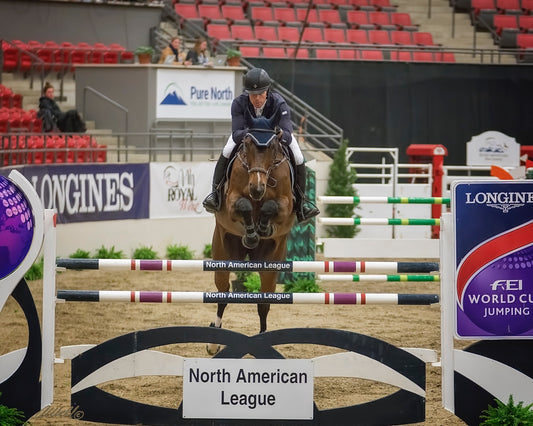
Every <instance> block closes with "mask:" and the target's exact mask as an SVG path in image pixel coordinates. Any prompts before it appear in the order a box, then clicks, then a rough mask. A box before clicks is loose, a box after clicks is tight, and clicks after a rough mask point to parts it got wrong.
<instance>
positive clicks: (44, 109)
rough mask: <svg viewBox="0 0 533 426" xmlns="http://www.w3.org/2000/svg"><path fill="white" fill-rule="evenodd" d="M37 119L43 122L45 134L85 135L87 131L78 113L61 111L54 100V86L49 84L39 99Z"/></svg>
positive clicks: (45, 86) (47, 83)
mask: <svg viewBox="0 0 533 426" xmlns="http://www.w3.org/2000/svg"><path fill="white" fill-rule="evenodd" d="M37 117H39V118H40V119H41V120H43V131H44V132H58V131H61V132H65V133H84V132H85V131H86V130H87V127H86V126H85V122H84V121H83V120H82V118H81V117H80V114H79V113H78V111H76V110H75V109H71V110H68V111H67V112H63V111H61V109H60V108H59V105H57V103H56V101H55V100H54V86H52V85H51V84H50V83H49V82H46V84H45V85H44V89H43V96H41V97H40V98H39V112H38V113H37Z"/></svg>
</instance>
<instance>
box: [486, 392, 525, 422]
mask: <svg viewBox="0 0 533 426" xmlns="http://www.w3.org/2000/svg"><path fill="white" fill-rule="evenodd" d="M495 401H496V406H495V407H493V406H492V405H489V407H488V408H487V409H486V410H483V411H482V413H481V416H479V419H480V420H482V422H481V423H480V426H531V425H533V404H529V405H528V406H526V407H524V406H523V401H520V402H519V403H518V404H517V405H515V404H514V402H513V395H509V401H508V402H507V404H504V403H503V402H501V401H500V400H498V399H495Z"/></svg>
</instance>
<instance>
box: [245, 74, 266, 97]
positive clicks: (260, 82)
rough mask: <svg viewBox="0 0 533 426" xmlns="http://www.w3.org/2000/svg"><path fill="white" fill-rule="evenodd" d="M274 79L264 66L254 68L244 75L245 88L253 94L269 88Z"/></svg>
mask: <svg viewBox="0 0 533 426" xmlns="http://www.w3.org/2000/svg"><path fill="white" fill-rule="evenodd" d="M271 83H272V81H271V80H270V76H269V75H268V73H267V72H266V71H265V70H264V69H263V68H252V69H251V70H250V71H248V72H247V73H246V74H245V75H244V90H246V92H247V93H250V94H252V95H257V94H258V93H263V92H264V91H265V90H268V88H269V87H270V84H271Z"/></svg>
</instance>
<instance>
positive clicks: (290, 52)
mask: <svg viewBox="0 0 533 426" xmlns="http://www.w3.org/2000/svg"><path fill="white" fill-rule="evenodd" d="M295 51H296V49H292V48H289V49H287V56H288V57H289V58H294V54H295ZM296 58H297V59H307V58H309V49H306V48H303V47H300V48H299V49H298V51H297V52H296Z"/></svg>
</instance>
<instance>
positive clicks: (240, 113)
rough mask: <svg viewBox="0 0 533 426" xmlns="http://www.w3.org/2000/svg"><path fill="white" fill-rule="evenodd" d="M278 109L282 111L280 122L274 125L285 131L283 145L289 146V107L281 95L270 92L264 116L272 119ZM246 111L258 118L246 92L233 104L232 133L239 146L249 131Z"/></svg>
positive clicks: (290, 135) (290, 124) (290, 131)
mask: <svg viewBox="0 0 533 426" xmlns="http://www.w3.org/2000/svg"><path fill="white" fill-rule="evenodd" d="M278 108H279V109H280V115H279V122H278V123H274V125H275V126H279V127H281V129H282V130H283V137H282V143H284V144H286V145H289V144H290V143H291V140H292V123H291V113H290V110H289V106H288V105H287V102H285V99H283V97H282V96H281V95H280V94H279V93H277V92H274V91H272V90H269V91H268V94H267V99H266V103H265V107H264V108H263V115H262V116H263V117H266V118H270V117H272V115H273V114H274V113H275V112H276V110H277V109H278ZM246 110H248V111H249V112H250V114H251V115H252V117H256V115H255V108H254V106H253V105H252V103H251V102H250V99H249V97H248V93H246V92H244V93H242V94H241V95H239V96H237V97H236V98H235V99H234V100H233V102H232V104H231V131H232V137H233V141H234V142H235V143H236V144H237V145H240V143H241V142H242V140H243V139H244V137H245V136H246V133H248V131H249V129H248V125H247V123H246V118H245V111H246Z"/></svg>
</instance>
